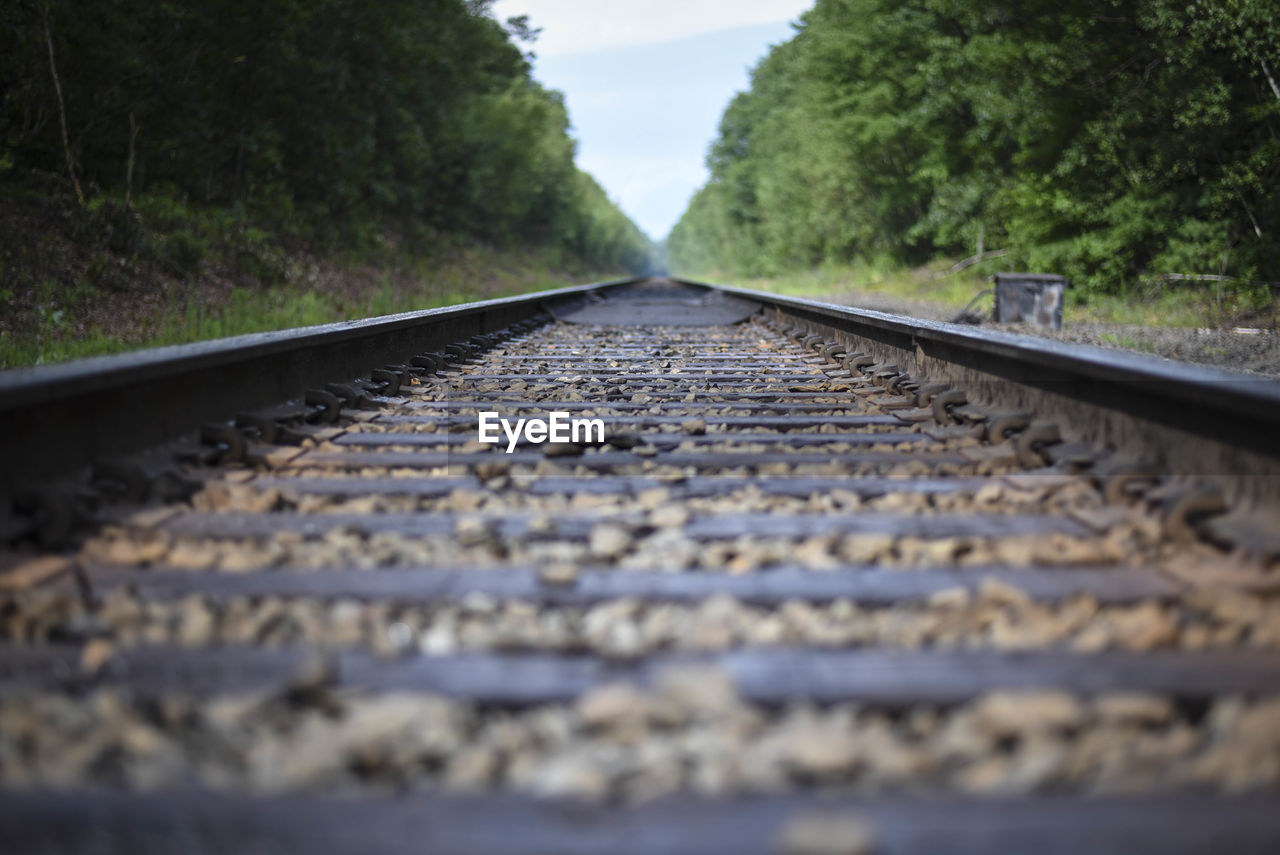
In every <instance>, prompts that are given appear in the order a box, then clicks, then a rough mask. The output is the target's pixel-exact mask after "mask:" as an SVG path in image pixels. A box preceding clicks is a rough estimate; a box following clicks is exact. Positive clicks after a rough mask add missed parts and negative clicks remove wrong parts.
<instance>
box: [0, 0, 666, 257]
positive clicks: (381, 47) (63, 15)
mask: <svg viewBox="0 0 1280 855" xmlns="http://www.w3.org/2000/svg"><path fill="white" fill-rule="evenodd" d="M490 5H491V4H490V3H488V2H484V0H379V2H376V3H361V2H355V0H305V2H304V0H258V2H255V3H246V2H243V0H209V2H202V3H172V2H156V0H113V2H110V3H89V2H82V0H50V2H49V3H48V8H49V13H50V14H49V18H50V25H51V26H50V30H51V32H52V35H53V46H54V48H55V52H56V55H57V62H58V75H59V78H60V80H61V85H62V91H63V95H64V102H65V106H66V122H67V128H68V134H69V137H70V143H71V149H72V152H71V154H72V159H73V162H74V167H75V170H76V172H77V174H78V176H79V179H80V182H81V184H83V186H84V187H85V188H86V190H87V192H88V195H89V196H90V197H91V202H90V207H91V208H93V210H94V212H95V214H96V215H100V216H98V218H97V220H95V225H94V226H93V228H94V229H96V230H97V232H99V233H100V234H95V235H93V236H92V237H93V238H94V241H93V242H94V243H95V244H96V243H101V242H102V241H103V240H105V242H106V243H107V244H108V245H109V246H110V247H111V250H112V251H113V252H117V253H122V254H126V255H129V254H132V253H135V252H139V251H154V252H155V254H156V256H157V258H158V259H159V260H160V261H161V263H162V264H163V265H164V267H165V268H166V269H169V270H172V271H173V272H174V273H177V274H180V275H187V274H189V273H191V272H192V271H193V270H194V269H196V268H197V267H198V266H199V264H200V263H201V259H202V258H203V257H204V255H205V249H206V248H207V247H206V243H207V241H209V240H211V239H213V238H214V237H215V232H216V233H221V234H225V233H227V232H229V231H231V230H232V229H231V228H230V227H229V225H228V224H227V223H215V224H214V225H215V228H214V229H212V230H211V231H210V232H208V233H196V231H193V230H191V229H190V228H189V226H188V225H187V223H188V220H189V217H190V213H191V211H193V210H199V211H205V212H208V211H225V212H227V217H228V218H230V219H232V220H234V221H235V225H237V226H238V227H240V228H241V229H248V228H252V227H257V228H259V229H263V230H266V231H269V232H272V233H280V234H284V235H287V236H291V237H293V238H296V239H302V240H305V241H307V242H308V243H310V244H312V245H318V244H327V245H329V246H330V247H333V248H352V247H356V248H361V247H363V248H368V247H371V246H376V245H377V244H378V242H379V240H380V235H381V234H382V232H383V230H384V229H385V228H388V227H389V228H392V229H394V230H395V231H396V232H397V233H400V234H411V235H418V236H431V235H437V234H441V233H450V234H457V235H468V236H472V237H476V238H480V239H483V240H487V241H492V242H496V243H500V244H510V245H529V244H535V245H536V244H542V243H547V242H556V241H561V243H560V244H559V246H561V247H562V249H564V250H565V251H567V252H570V253H573V252H579V251H587V252H590V253H592V256H593V258H594V259H595V260H596V261H597V262H598V263H601V264H603V265H604V266H605V267H606V268H609V269H619V268H622V267H624V266H631V267H637V266H643V265H644V264H645V263H646V261H647V254H648V250H649V246H648V240H647V239H646V238H645V237H644V236H643V235H642V234H640V232H639V231H638V230H636V229H635V228H634V227H627V226H629V223H628V224H626V226H617V227H610V230H607V231H608V234H607V235H602V234H594V236H593V237H590V238H584V237H582V234H583V232H588V231H591V230H592V229H594V228H596V224H598V223H599V222H601V221H610V220H619V219H621V220H625V217H624V216H623V215H622V214H621V212H619V211H617V209H616V207H615V206H613V205H612V203H610V202H609V200H608V199H607V198H605V197H603V195H602V194H601V195H600V196H599V197H597V196H594V195H592V194H590V193H584V192H583V190H582V180H581V179H580V178H579V177H578V175H577V170H576V168H575V166H574V162H573V160H574V143H573V140H572V139H571V138H570V137H569V134H568V127H569V122H568V116H567V114H566V111H565V108H564V104H563V101H562V99H561V98H560V96H559V95H558V94H557V93H554V92H549V91H547V90H545V89H543V88H542V87H541V86H539V85H538V84H537V83H536V82H535V81H534V80H533V79H532V78H531V76H530V68H529V62H528V60H527V58H526V56H525V55H524V54H523V53H522V52H521V49H520V48H519V47H517V46H516V45H515V44H514V43H513V42H512V35H514V36H516V37H518V38H521V39H524V40H528V39H531V38H533V37H534V36H535V35H536V33H535V32H534V31H532V30H530V29H529V28H528V25H527V21H524V22H521V21H514V22H511V23H510V24H509V25H508V26H509V28H510V33H509V32H508V29H507V28H504V26H503V25H502V24H500V23H499V22H498V21H496V20H494V19H493V18H492V17H491V16H490V14H489V6H490ZM43 6H44V4H43V2H21V3H10V4H4V6H3V9H2V10H0V79H2V80H4V81H5V86H4V87H3V89H2V90H0V169H2V171H0V180H3V181H9V182H18V181H31V180H33V179H32V176H39V175H44V176H47V175H65V174H66V163H65V158H64V152H63V148H62V142H61V132H60V122H59V118H58V106H57V103H58V102H57V99H56V97H55V94H54V91H53V78H52V75H51V74H50V68H49V58H48V50H47V46H46V44H45V38H44V27H43V22H42V9H43ZM126 198H129V199H132V200H134V201H135V203H136V208H137V211H136V212H135V211H134V210H133V208H131V207H130V206H129V205H127V204H125V203H124V202H123V201H122V200H124V199H126ZM138 214H140V215H141V216H142V217H143V218H145V219H146V221H147V222H148V224H149V225H151V227H153V228H156V229H158V230H159V231H161V232H172V234H170V235H169V236H168V238H167V239H165V240H164V241H163V242H162V244H161V245H160V246H158V247H152V248H147V247H145V246H142V245H141V243H140V231H139V229H138V228H137V224H136V218H137V215H138ZM184 231H187V232H188V233H186V234H184V233H183V232H184ZM246 234H247V232H246ZM575 241H576V243H575ZM244 243H245V245H244V247H243V248H242V249H241V250H240V255H241V256H242V262H241V264H242V265H243V267H244V269H245V270H246V271H247V272H248V273H249V274H250V275H252V276H254V277H255V278H259V279H264V280H271V279H273V278H278V277H279V270H278V269H276V268H278V263H277V261H276V260H274V259H272V258H271V257H270V253H264V252H263V241H260V240H257V241H255V240H253V239H251V238H246V239H245V241H244Z"/></svg>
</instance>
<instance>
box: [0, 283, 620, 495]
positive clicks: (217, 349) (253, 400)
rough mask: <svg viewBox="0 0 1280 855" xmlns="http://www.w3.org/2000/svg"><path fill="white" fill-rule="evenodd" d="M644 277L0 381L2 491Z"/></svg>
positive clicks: (147, 353) (93, 361)
mask: <svg viewBox="0 0 1280 855" xmlns="http://www.w3.org/2000/svg"><path fill="white" fill-rule="evenodd" d="M644 278H645V277H632V278H627V279H618V280H610V281H605V282H596V283H591V284H587V285H578V286H574V287H569V288H558V289H554V290H548V291H538V292H534V293H532V294H525V295H520V296H515V297H505V298H500V299H494V300H484V301H480V302H474V303H465V304H462V305H458V306H445V307H441V308H434V309H424V310H421V311H416V312H405V313H401V314H396V315H387V316H384V317H377V318H367V319H364V320H357V321H344V322H339V323H333V324H323V325H320V326H310V327H301V328H297V329H290V330H280V331H277V332H265V333H252V334H249V335H241V336H235V337H232V338H224V339H216V340H213V341H205V342H197V343H194V344H183V345H173V346H168V347H158V348H152V349H147V350H140V351H135V352H132V353H124V354H117V355H113V356H102V357H93V358H89V359H80V360H75V361H72V362H67V363H61V364H57V365H42V366H36V367H34V368H21V369H15V370H11V371H5V372H0V492H4V491H6V490H13V489H17V488H19V487H22V486H27V485H31V484H32V483H38V482H40V481H42V480H44V479H46V478H50V477H59V476H62V475H67V474H71V473H74V472H76V471H78V470H80V469H81V468H82V467H84V466H86V465H88V464H90V463H93V462H95V461H98V460H102V459H106V458H110V457H112V456H118V455H123V454H128V453H131V452H136V451H140V450H143V449H146V448H149V447H153V446H156V445H159V444H162V443H164V442H167V441H170V440H173V439H175V438H177V437H180V436H183V435H185V434H188V433H190V432H193V431H196V430H198V429H200V427H201V426H202V425H203V424H206V423H208V422H211V421H218V420H226V419H230V418H232V417H233V416H235V414H236V413H237V412H241V411H245V410H251V409H254V408H258V407H266V406H271V405H274V404H278V403H280V402H283V401H287V400H291V399H297V398H300V397H301V396H302V395H303V393H304V392H305V391H306V390H307V389H309V388H312V387H320V386H323V385H324V384H325V383H326V382H331V381H345V380H349V379H351V378H354V377H358V376H367V375H368V373H369V371H370V370H371V369H376V368H380V367H382V366H383V365H384V364H387V363H392V362H402V361H404V360H406V359H408V358H410V357H412V356H414V355H416V354H418V353H422V352H424V351H429V350H433V349H435V348H439V347H443V346H444V345H446V344H450V343H452V342H456V341H460V340H466V339H467V338H470V337H471V336H474V335H478V334H482V333H488V332H493V331H495V330H498V329H501V328H503V327H506V326H509V325H511V324H513V323H516V322H518V321H520V320H522V319H525V318H528V317H531V316H533V315H535V314H536V313H538V311H539V310H540V309H542V307H543V306H544V305H545V304H547V303H548V302H553V301H560V300H565V299H572V298H574V297H580V296H582V295H584V294H587V293H591V292H594V291H599V290H602V289H608V288H612V287H617V286H621V285H627V284H631V283H634V282H639V281H642V280H643V279H644Z"/></svg>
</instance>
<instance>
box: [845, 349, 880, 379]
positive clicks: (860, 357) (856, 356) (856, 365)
mask: <svg viewBox="0 0 1280 855" xmlns="http://www.w3.org/2000/svg"><path fill="white" fill-rule="evenodd" d="M875 364H876V360H875V357H873V356H868V355H867V354H865V353H851V354H849V355H848V356H846V357H845V358H844V360H843V365H844V369H845V371H848V372H849V373H850V374H856V373H858V372H860V371H862V369H864V368H866V367H868V366H870V365H875Z"/></svg>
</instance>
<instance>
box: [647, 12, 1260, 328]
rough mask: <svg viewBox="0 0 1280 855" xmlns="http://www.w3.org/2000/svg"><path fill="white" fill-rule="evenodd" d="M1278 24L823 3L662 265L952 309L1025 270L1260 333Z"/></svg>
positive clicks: (1098, 296) (728, 131)
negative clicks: (983, 284)
mask: <svg viewBox="0 0 1280 855" xmlns="http://www.w3.org/2000/svg"><path fill="white" fill-rule="evenodd" d="M1274 11H1275V10H1274V8H1273V5H1272V4H1271V3H1267V2H1262V0H1231V2H1228V0H1219V2H1205V3H1194V4H1190V5H1188V4H1187V3H1185V2H1181V0H1111V2H1105V3H1094V2H1088V3H1086V2H1076V1H1075V0H1066V2H1063V0H1054V2H1046V0H1033V2H1027V3H1017V4H1007V3H996V4H992V3H987V2H976V0H958V2H957V0H923V2H920V3H913V4H909V5H903V4H901V3H897V2H891V0H817V2H816V3H815V5H814V6H813V8H812V9H811V10H810V11H809V12H807V13H806V14H805V15H804V16H803V17H802V19H801V21H800V24H799V25H798V27H797V32H796V34H795V36H794V37H793V38H792V39H790V40H789V41H787V42H785V43H783V44H780V45H777V46H775V47H774V48H773V49H772V50H771V52H770V53H769V55H768V56H766V57H765V58H764V59H763V60H762V61H761V62H760V63H759V65H758V66H757V67H756V68H755V69H754V71H753V74H752V83H751V87H750V89H749V90H748V91H746V92H743V93H741V94H739V95H738V96H737V97H736V98H735V99H734V100H733V101H732V102H731V104H730V105H729V107H728V108H727V109H726V110H725V113H724V115H723V117H722V119H721V123H720V133H719V137H718V139H717V140H716V141H715V142H714V144H713V145H712V147H711V149H710V151H709V154H708V158H707V162H708V166H709V169H710V172H711V179H710V181H709V182H708V183H707V184H706V185H705V186H704V187H703V188H702V189H701V190H700V191H699V192H698V193H697V194H696V195H695V196H694V198H693V199H692V201H691V203H690V205H689V207H688V209H687V210H686V212H685V213H684V215H683V217H682V218H681V220H680V221H679V223H678V224H677V225H676V227H675V228H674V230H673V231H672V233H671V235H670V237H669V238H668V241H667V246H666V250H667V253H668V256H669V259H670V264H671V267H672V269H673V270H675V271H676V272H679V273H683V274H687V275H695V276H696V275H702V276H705V277H707V278H710V276H711V275H713V274H714V275H719V276H720V277H722V278H723V277H726V276H727V277H729V278H733V279H737V280H739V281H743V280H748V279H749V280H752V281H756V280H760V279H762V278H763V279H766V280H767V279H769V278H773V279H774V280H775V281H776V282H777V283H778V284H779V287H783V288H801V287H803V288H805V289H808V292H809V293H815V289H816V291H817V292H818V293H821V287H823V286H824V283H825V284H826V285H830V284H831V281H829V280H835V279H840V278H842V277H844V276H847V275H848V276H854V277H859V276H861V277H863V278H862V279H861V280H860V287H868V286H870V285H871V284H872V283H875V284H876V287H879V288H889V289H894V288H897V289H899V290H908V291H912V292H913V293H915V292H916V291H919V292H921V295H922V296H927V297H928V298H930V299H935V300H942V301H947V300H959V299H960V298H961V297H963V298H964V299H965V300H967V299H968V296H969V295H972V294H973V293H975V292H976V291H977V290H978V287H976V280H977V279H978V278H980V277H983V276H989V275H990V274H991V273H994V272H998V271H1003V270H1032V271H1038V272H1052V273H1060V274H1063V275H1066V276H1068V277H1070V278H1071V279H1072V281H1073V283H1074V285H1075V289H1074V290H1073V292H1071V295H1070V300H1071V301H1072V303H1071V304H1069V309H1072V308H1074V309H1077V310H1078V309H1082V308H1084V307H1085V306H1088V307H1091V308H1093V309H1094V310H1095V311H1097V312H1098V313H1099V314H1100V315H1101V316H1107V315H1111V316H1112V317H1110V318H1108V319H1111V320H1115V319H1118V316H1121V315H1126V314H1127V315H1128V317H1127V318H1126V320H1129V319H1131V318H1135V317H1136V318H1143V319H1149V320H1151V321H1158V322H1162V323H1175V324H1178V323H1186V324H1188V325H1196V323H1199V324H1205V323H1210V322H1217V321H1219V320H1221V321H1225V322H1245V323H1248V322H1250V321H1251V320H1255V321H1256V320H1257V319H1258V318H1270V319H1271V323H1272V324H1274V311H1275V310H1274V306H1275V297H1276V294H1275V291H1276V289H1277V287H1280V286H1277V285H1276V284H1275V283H1276V280H1280V240H1277V230H1280V192H1277V187H1278V186H1280V83H1278V82H1277V65H1280V18H1278V17H1277V16H1276V15H1275V14H1274ZM931 264H932V265H934V266H935V268H941V269H944V270H945V269H947V268H949V267H953V266H955V267H959V268H961V270H960V273H959V275H955V276H950V277H942V278H937V277H934V276H932V275H930V276H924V277H921V276H918V275H915V274H913V273H910V272H909V271H913V270H919V269H920V268H922V267H925V266H928V265H931ZM807 271H817V272H814V273H810V272H807ZM884 271H890V272H888V273H885V272H884ZM810 286H813V287H812V288H810ZM1137 304H1141V305H1137ZM1205 311H1207V312H1209V313H1210V314H1211V315H1213V316H1215V317H1202V318H1201V319H1200V320H1198V321H1197V319H1196V318H1195V317H1194V315H1195V314H1196V313H1199V312H1205Z"/></svg>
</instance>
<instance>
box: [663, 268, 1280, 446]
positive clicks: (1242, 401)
mask: <svg viewBox="0 0 1280 855" xmlns="http://www.w3.org/2000/svg"><path fill="white" fill-rule="evenodd" d="M675 281H677V282H682V283H685V284H688V285H702V286H704V287H708V288H714V289H716V290H719V291H724V292H726V293H729V294H734V295H736V296H741V297H749V298H750V299H752V300H755V301H756V302H759V303H764V304H766V305H768V306H773V307H776V308H777V309H779V310H783V311H785V312H786V313H787V314H788V315H791V316H793V317H795V318H796V319H798V320H803V321H809V322H811V323H816V324H820V325H824V326H827V327H832V328H834V329H836V330H839V331H841V332H846V333H849V334H852V335H855V336H858V337H860V338H864V339H870V340H873V341H877V342H881V343H883V344H885V345H888V346H890V347H893V348H896V349H898V350H900V351H903V352H904V353H907V354H913V353H914V354H918V355H920V356H924V357H931V358H934V359H938V360H942V361H945V362H950V363H954V364H957V365H962V366H965V367H967V368H971V369H974V370H976V371H981V372H983V373H987V374H993V375H995V376H997V377H1000V378H1002V379H1004V380H1008V381H1010V382H1013V383H1019V384H1024V385H1029V386H1034V387H1037V388H1041V389H1044V390H1046V391H1050V392H1053V393H1056V394H1061V395H1067V396H1070V397H1073V398H1078V399H1080V400H1082V401H1087V402H1088V403H1091V404H1097V405H1100V406H1104V407H1106V408H1108V409H1111V410H1115V411H1118V412H1123V413H1127V414H1130V415H1133V416H1136V417H1139V418H1142V419H1145V420H1149V421H1155V422H1159V423H1162V424H1167V425H1170V426H1173V427H1176V428H1178V429H1180V430H1186V431H1192V432H1195V433H1199V434H1201V435H1204V436H1207V437H1210V438H1212V439H1215V440H1218V441H1221V442H1228V443H1242V444H1244V445H1246V446H1248V447H1250V448H1253V449H1255V450H1258V451H1263V452H1266V453H1269V454H1271V455H1276V454H1277V453H1278V452H1277V444H1276V436H1277V432H1280V381H1276V380H1270V379H1267V378H1263V377H1254V376H1250V375H1247V374H1241V373H1235V372H1231V371H1224V370H1221V369H1217V368H1210V367H1206V366H1201V365H1194V364H1189V363H1181V362H1170V361H1169V360H1164V359H1159V358H1156V357H1151V356H1143V355H1141V354H1134V353H1127V352H1125V351H1117V350H1108V349H1105V348H1101V347H1094V346H1091V345H1082V344H1066V343H1063V342H1058V341H1054V340H1052V339H1045V338H1038V337H1035V336H1030V335H1023V334H1018V333H1012V332H1005V331H1003V330H975V329H974V328H973V327H971V326H967V325H962V324H952V323H945V322H942V321H930V320H924V319H920V318H910V317H905V316H901V315H891V314H887V313H885V312H878V311H873V310H870V309H856V308H852V307H849V306H841V305H836V304H833V303H824V302H820V301H817V300H806V299H802V298H797V297H786V296H782V295H777V294H769V293H766V292H761V291H751V290H747V289H744V288H735V287H732V286H728V285H713V284H710V283H705V282H698V281H695V280H691V279H676V280H675Z"/></svg>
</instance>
